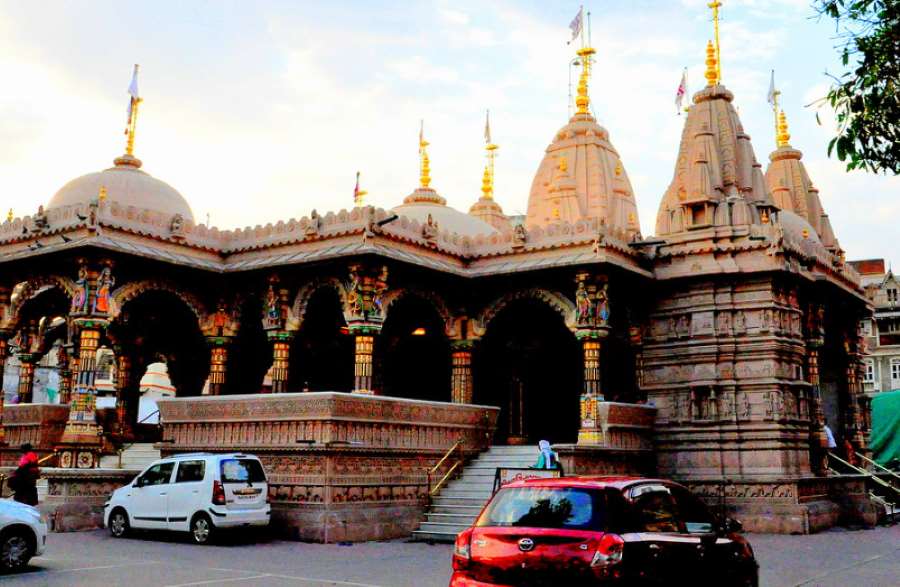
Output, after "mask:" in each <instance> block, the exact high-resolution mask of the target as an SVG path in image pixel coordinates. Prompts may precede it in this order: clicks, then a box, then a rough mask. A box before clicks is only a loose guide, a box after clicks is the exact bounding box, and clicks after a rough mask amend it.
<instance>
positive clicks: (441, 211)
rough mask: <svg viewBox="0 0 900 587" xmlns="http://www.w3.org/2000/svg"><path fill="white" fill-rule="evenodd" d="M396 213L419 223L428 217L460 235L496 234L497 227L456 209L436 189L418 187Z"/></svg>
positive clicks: (440, 228)
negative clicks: (448, 204)
mask: <svg viewBox="0 0 900 587" xmlns="http://www.w3.org/2000/svg"><path fill="white" fill-rule="evenodd" d="M392 211H393V212H394V213H395V214H398V215H400V216H406V217H407V218H409V219H410V220H417V221H418V222H419V224H427V223H428V217H429V216H431V220H432V221H433V222H435V223H437V228H438V230H439V231H440V232H445V231H446V232H448V233H450V234H453V233H454V232H455V233H456V234H458V235H460V236H478V235H480V234H495V233H496V232H498V231H497V229H496V228H494V227H493V226H491V225H490V224H488V223H487V222H485V221H484V220H481V219H479V218H475V217H474V216H471V215H469V214H466V213H465V212H460V211H459V210H454V209H453V208H451V207H449V206H447V200H445V199H444V198H442V197H441V196H440V195H439V194H438V193H437V192H436V191H434V189H432V188H427V187H418V188H416V190H415V191H414V192H413V193H411V194H410V195H408V196H406V198H404V199H403V204H401V205H400V206H397V207H396V208H394V209H393V210H392Z"/></svg>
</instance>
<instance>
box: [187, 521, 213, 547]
mask: <svg viewBox="0 0 900 587" xmlns="http://www.w3.org/2000/svg"><path fill="white" fill-rule="evenodd" d="M214 529H215V528H214V526H213V524H212V520H210V519H209V516H207V515H206V514H197V515H196V516H194V518H193V519H192V520H191V530H190V532H191V540H193V541H194V544H209V543H210V542H212V537H213V532H214Z"/></svg>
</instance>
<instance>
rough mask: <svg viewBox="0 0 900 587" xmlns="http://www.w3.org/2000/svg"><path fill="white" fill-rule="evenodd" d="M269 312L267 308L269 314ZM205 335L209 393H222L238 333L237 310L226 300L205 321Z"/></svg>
mask: <svg viewBox="0 0 900 587" xmlns="http://www.w3.org/2000/svg"><path fill="white" fill-rule="evenodd" d="M273 293H274V290H273ZM267 297H268V296H267ZM268 312H269V309H268V308H267V310H266V313H267V315H268ZM279 315H280V309H279ZM279 324H280V323H279ZM203 335H204V336H205V337H206V342H207V344H208V345H209V394H210V395H222V392H223V390H224V387H225V381H226V378H227V368H228V349H229V347H230V346H231V342H232V341H233V340H234V337H235V336H236V335H237V320H236V319H235V312H234V310H233V309H230V308H229V306H228V304H227V303H226V302H225V300H219V304H218V307H217V308H216V311H215V313H214V314H212V315H211V316H209V317H208V318H207V320H206V321H205V323H204V325H203Z"/></svg>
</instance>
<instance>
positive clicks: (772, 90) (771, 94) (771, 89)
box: [767, 69, 778, 108]
mask: <svg viewBox="0 0 900 587" xmlns="http://www.w3.org/2000/svg"><path fill="white" fill-rule="evenodd" d="M777 94H778V90H776V89H775V70H774V69H773V70H772V79H771V80H769V95H768V97H767V99H768V101H769V104H771V105H772V107H773V108H774V107H775V96H776V95H777Z"/></svg>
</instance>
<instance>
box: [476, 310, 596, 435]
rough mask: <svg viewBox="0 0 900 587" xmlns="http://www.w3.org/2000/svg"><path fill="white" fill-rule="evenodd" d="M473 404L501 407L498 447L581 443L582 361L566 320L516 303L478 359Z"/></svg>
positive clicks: (495, 323) (496, 322)
mask: <svg viewBox="0 0 900 587" xmlns="http://www.w3.org/2000/svg"><path fill="white" fill-rule="evenodd" d="M473 374H474V385H475V392H474V403H476V404H483V405H491V406H497V407H499V408H500V416H499V418H498V420H497V432H496V436H495V442H497V443H499V444H525V443H527V444H537V442H538V441H539V440H549V441H550V442H551V443H567V442H575V441H576V440H577V439H578V427H579V416H578V414H579V397H580V395H581V387H582V377H583V376H582V358H581V351H580V347H579V344H578V341H577V340H576V339H575V335H574V334H573V333H572V332H571V331H570V330H569V329H568V328H566V325H565V323H564V322H563V319H562V317H561V316H560V315H559V314H558V313H557V312H555V311H554V310H553V309H552V308H550V307H549V306H547V305H546V304H544V303H543V302H540V301H538V300H527V299H526V300H516V301H514V302H512V303H510V304H509V305H508V306H506V307H505V308H504V309H503V310H501V311H500V313H499V314H497V316H496V317H494V319H493V320H492V321H491V322H490V324H489V325H488V328H487V332H486V334H485V336H484V338H483V339H482V340H481V342H480V343H479V346H478V348H477V351H476V353H475V357H474V359H473Z"/></svg>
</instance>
